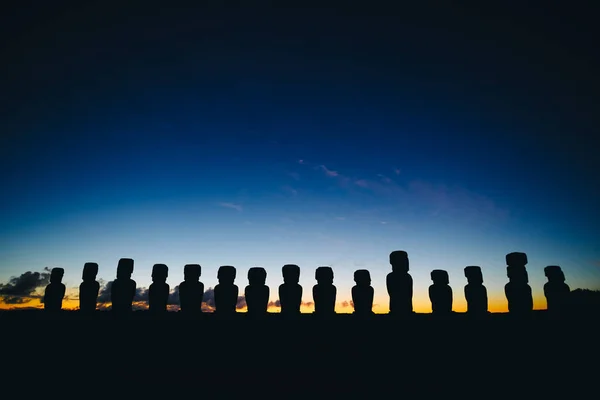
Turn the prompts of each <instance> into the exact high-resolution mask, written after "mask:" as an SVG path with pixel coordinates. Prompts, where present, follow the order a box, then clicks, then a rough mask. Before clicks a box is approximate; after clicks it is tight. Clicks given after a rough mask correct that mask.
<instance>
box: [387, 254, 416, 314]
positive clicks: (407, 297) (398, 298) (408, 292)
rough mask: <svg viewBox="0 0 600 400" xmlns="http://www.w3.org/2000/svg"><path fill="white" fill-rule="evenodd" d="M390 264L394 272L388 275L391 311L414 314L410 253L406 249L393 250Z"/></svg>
mask: <svg viewBox="0 0 600 400" xmlns="http://www.w3.org/2000/svg"><path fill="white" fill-rule="evenodd" d="M390 264H391V265H392V272H390V273H389V274H388V275H387V277H386V286H387V291H388V295H389V296H390V313H391V314H412V312H413V304H412V298H413V279H412V276H410V274H409V273H408V270H409V264H408V255H407V254H406V252H405V251H393V252H392V253H391V254H390Z"/></svg>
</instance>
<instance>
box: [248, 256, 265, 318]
mask: <svg viewBox="0 0 600 400" xmlns="http://www.w3.org/2000/svg"><path fill="white" fill-rule="evenodd" d="M266 279H267V272H266V271H265V269H264V268H259V267H253V268H250V270H248V281H249V282H250V284H249V285H248V286H246V291H245V297H246V305H247V306H248V313H249V314H264V313H266V312H267V308H268V306H269V295H270V290H269V287H268V286H267V285H265V282H266Z"/></svg>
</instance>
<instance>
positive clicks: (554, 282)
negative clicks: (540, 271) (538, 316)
mask: <svg viewBox="0 0 600 400" xmlns="http://www.w3.org/2000/svg"><path fill="white" fill-rule="evenodd" d="M544 274H545V275H546V278H547V279H548V282H546V283H545V284H544V295H545V296H546V302H547V303H548V306H547V308H548V312H550V313H552V314H553V315H565V314H566V312H567V311H568V308H569V296H570V294H571V288H569V285H567V284H566V283H565V274H564V273H563V271H562V268H560V267H559V266H558V265H549V266H547V267H546V268H544Z"/></svg>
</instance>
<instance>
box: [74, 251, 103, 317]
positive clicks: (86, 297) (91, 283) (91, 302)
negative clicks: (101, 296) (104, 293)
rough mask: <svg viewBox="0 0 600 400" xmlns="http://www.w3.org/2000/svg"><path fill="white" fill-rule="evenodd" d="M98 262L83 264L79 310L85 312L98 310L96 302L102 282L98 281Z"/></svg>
mask: <svg viewBox="0 0 600 400" xmlns="http://www.w3.org/2000/svg"><path fill="white" fill-rule="evenodd" d="M96 275H98V264H96V263H92V262H88V263H85V264H84V265H83V275H82V277H81V278H82V279H83V282H81V285H79V310H80V311H81V312H83V313H93V312H94V311H96V302H97V301H98V293H99V292H100V284H99V283H98V282H97V281H96Z"/></svg>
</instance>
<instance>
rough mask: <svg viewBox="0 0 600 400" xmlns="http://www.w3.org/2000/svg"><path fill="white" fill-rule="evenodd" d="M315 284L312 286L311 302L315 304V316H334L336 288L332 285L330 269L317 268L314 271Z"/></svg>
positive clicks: (331, 271)
mask: <svg viewBox="0 0 600 400" xmlns="http://www.w3.org/2000/svg"><path fill="white" fill-rule="evenodd" d="M315 279H316V280H317V284H316V285H315V286H313V300H314V302H315V314H317V315H326V316H327V315H333V314H335V299H336V296H337V288H336V287H335V286H334V285H333V270H332V269H331V267H319V268H317V270H316V271H315Z"/></svg>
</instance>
